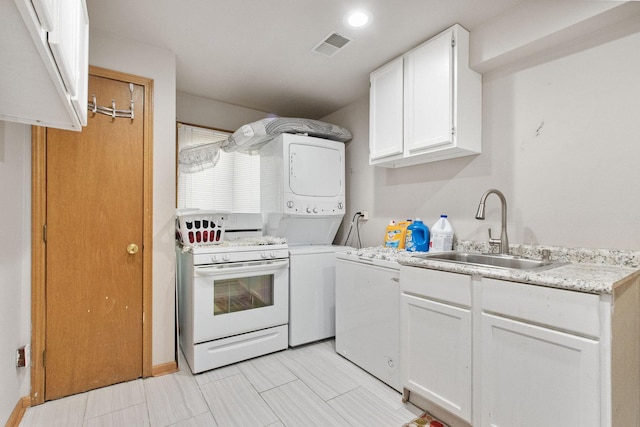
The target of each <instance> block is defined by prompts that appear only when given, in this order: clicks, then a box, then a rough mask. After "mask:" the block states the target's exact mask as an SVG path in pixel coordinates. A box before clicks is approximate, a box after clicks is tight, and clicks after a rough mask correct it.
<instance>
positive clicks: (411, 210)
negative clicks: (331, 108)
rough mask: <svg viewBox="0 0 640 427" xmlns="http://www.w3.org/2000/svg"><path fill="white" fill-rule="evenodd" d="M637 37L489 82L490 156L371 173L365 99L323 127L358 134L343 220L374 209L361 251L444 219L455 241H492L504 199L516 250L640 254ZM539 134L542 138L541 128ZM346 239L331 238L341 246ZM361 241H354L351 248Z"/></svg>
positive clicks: (486, 135)
mask: <svg viewBox="0 0 640 427" xmlns="http://www.w3.org/2000/svg"><path fill="white" fill-rule="evenodd" d="M639 51H640V33H636V34H633V35H630V36H625V37H623V38H620V39H618V40H614V41H611V42H608V43H606V44H602V45H599V46H596V47H592V48H590V49H588V50H585V51H582V52H578V53H574V54H572V55H569V56H566V57H563V58H560V59H556V60H553V61H550V62H546V63H542V64H540V65H537V66H535V67H531V68H527V69H524V70H521V71H518V72H513V73H510V74H504V73H500V75H499V74H498V73H494V76H491V75H484V80H483V131H482V139H483V152H482V154H481V155H479V156H474V157H464V158H458V159H451V160H445V161H440V162H435V163H427V164H423V165H416V166H410V167H405V168H399V169H385V168H380V167H372V166H369V165H368V162H367V156H368V97H365V98H363V99H361V100H359V101H357V102H355V103H354V104H352V105H349V106H347V107H346V108H343V109H341V110H340V111H337V112H335V113H333V114H331V115H329V116H327V117H325V118H324V119H323V120H325V121H329V122H332V123H336V124H338V125H341V126H344V127H346V128H347V129H349V130H351V132H352V133H353V135H354V138H353V140H352V141H351V142H349V143H347V212H348V213H347V215H346V221H348V220H350V218H351V216H352V215H353V213H354V212H356V211H362V210H367V211H369V215H370V217H371V219H370V220H369V221H368V222H366V223H361V237H362V241H363V245H364V246H375V245H379V244H381V243H382V239H383V236H384V227H385V226H386V224H387V223H388V221H389V220H390V219H396V220H398V219H405V218H415V217H416V216H418V217H421V218H422V219H424V220H425V221H426V223H427V224H428V225H432V224H433V223H434V222H435V221H436V220H437V219H438V217H439V215H440V214H441V213H446V214H448V215H449V218H450V220H451V222H452V225H453V226H454V228H455V230H456V235H457V237H458V239H460V240H482V241H485V240H487V238H488V237H487V228H488V227H491V228H492V229H494V230H495V233H499V228H500V205H499V201H498V199H497V198H496V197H495V196H490V198H489V200H488V203H487V215H486V217H487V220H486V221H478V220H475V219H474V216H475V210H476V208H477V206H478V202H479V200H480V196H481V195H482V193H483V192H484V191H485V190H487V189H489V188H498V189H500V190H502V191H503V192H504V193H505V195H506V197H507V201H508V207H509V209H508V224H509V225H508V233H509V237H510V241H511V243H529V244H536V243H539V244H545V245H560V246H570V247H589V248H617V249H630V250H638V249H639V248H640V221H639V220H638V218H640V196H639V194H640V191H639V190H640V167H638V159H640V120H638V112H640V84H638V79H637V76H638V75H640V56H639V55H637V54H636V53H637V52H639ZM538 129H539V131H538ZM343 232H344V231H341V232H340V234H339V235H338V237H337V238H336V241H341V239H342V233H343ZM350 242H351V243H352V244H354V241H353V240H350Z"/></svg>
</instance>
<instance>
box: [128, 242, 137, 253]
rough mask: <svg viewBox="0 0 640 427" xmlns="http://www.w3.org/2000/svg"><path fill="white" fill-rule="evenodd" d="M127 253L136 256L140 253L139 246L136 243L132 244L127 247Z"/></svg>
mask: <svg viewBox="0 0 640 427" xmlns="http://www.w3.org/2000/svg"><path fill="white" fill-rule="evenodd" d="M127 252H129V254H130V255H135V254H137V253H138V245H136V244H135V243H131V244H130V245H129V246H127Z"/></svg>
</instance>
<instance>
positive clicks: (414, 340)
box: [400, 293, 472, 422]
mask: <svg viewBox="0 0 640 427" xmlns="http://www.w3.org/2000/svg"><path fill="white" fill-rule="evenodd" d="M401 331H402V332H401V334H400V344H401V347H400V348H401V376H402V384H403V386H404V387H405V388H407V389H409V390H411V392H416V393H418V394H419V395H420V396H422V397H424V398H426V399H429V400H430V401H432V402H434V403H436V404H437V405H440V406H441V407H443V408H444V409H446V410H448V411H449V412H451V413H452V414H455V415H457V416H459V417H460V418H462V419H464V420H466V421H468V422H471V395H472V390H471V386H472V382H471V375H472V372H471V371H472V370H471V356H472V352H471V311H470V310H469V309H463V308H459V307H454V306H451V305H447V304H442V303H439V302H436V301H431V300H427V299H423V298H418V297H415V296H412V295H407V294H404V293H403V294H402V300H401Z"/></svg>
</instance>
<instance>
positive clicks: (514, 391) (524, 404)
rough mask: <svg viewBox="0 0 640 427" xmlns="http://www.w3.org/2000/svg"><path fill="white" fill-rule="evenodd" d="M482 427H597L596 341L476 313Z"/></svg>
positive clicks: (598, 368)
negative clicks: (479, 336)
mask: <svg viewBox="0 0 640 427" xmlns="http://www.w3.org/2000/svg"><path fill="white" fill-rule="evenodd" d="M482 347H483V350H482V353H483V355H482V363H481V365H482V381H481V384H482V393H481V396H482V399H483V401H482V403H481V408H482V409H481V411H482V423H481V425H482V426H496V427H509V426H519V427H539V426H581V427H587V426H593V427H596V426H599V425H600V410H599V408H600V393H599V384H600V376H599V372H600V365H599V346H598V341H594V340H591V339H587V338H582V337H578V336H575V335H571V334H567V333H564V332H560V331H557V330H552V329H547V328H542V327H539V326H534V325H531V324H527V323H522V322H518V321H515V320H511V319H507V318H502V317H498V316H494V315H491V314H487V313H483V314H482Z"/></svg>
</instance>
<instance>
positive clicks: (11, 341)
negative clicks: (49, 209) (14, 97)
mask: <svg viewBox="0 0 640 427" xmlns="http://www.w3.org/2000/svg"><path fill="white" fill-rule="evenodd" d="M30 129H31V128H30V127H29V126H26V125H20V124H15V123H8V122H3V121H0V182H1V183H2V185H0V199H1V200H2V211H1V212H0V243H1V244H0V384H2V386H1V387H0V424H1V423H4V422H6V420H7V419H8V418H9V415H11V411H13V408H14V407H15V405H16V404H17V403H18V400H19V399H20V398H21V397H22V396H27V395H29V387H30V375H29V368H28V367H27V368H16V364H15V362H16V359H15V357H16V349H17V348H19V347H21V346H23V345H27V344H29V343H30V340H31V338H30V336H31V335H30V327H29V325H30V316H31V308H30V307H31V298H30V293H31V252H30V250H31V249H30V248H31V243H30V239H31V198H30V197H29V195H30V192H31V168H30V162H31V130H30Z"/></svg>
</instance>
